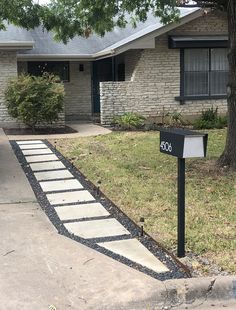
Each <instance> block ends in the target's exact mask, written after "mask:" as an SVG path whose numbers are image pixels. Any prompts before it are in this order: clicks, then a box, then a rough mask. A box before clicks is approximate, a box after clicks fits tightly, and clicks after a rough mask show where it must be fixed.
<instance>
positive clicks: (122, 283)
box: [0, 132, 236, 310]
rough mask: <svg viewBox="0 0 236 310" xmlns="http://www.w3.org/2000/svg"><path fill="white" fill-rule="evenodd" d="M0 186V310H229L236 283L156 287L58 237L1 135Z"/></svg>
mask: <svg viewBox="0 0 236 310" xmlns="http://www.w3.org/2000/svg"><path fill="white" fill-rule="evenodd" d="M0 184H1V187H0V235H1V239H0V265H1V269H0V310H18V309H21V310H31V309H34V310H44V309H45V310H46V309H50V306H51V305H53V306H54V307H55V309H57V310H67V309H69V310H70V309H72V310H78V309H95V310H96V309H109V310H110V309H112V310H113V309H171V308H172V307H175V308H176V309H182V307H184V308H183V309H186V306H184V305H185V304H186V305H187V307H188V309H210V308H214V309H220V308H225V307H227V309H235V304H234V301H235V300H236V289H235V287H236V285H235V282H234V281H235V280H236V278H235V277H224V278H217V279H212V278H211V279H204V278H203V279H200V280H199V279H187V280H171V281H166V282H160V281H157V280H155V279H153V278H151V277H148V276H147V275H145V274H143V273H140V272H138V271H136V270H134V269H131V268H129V267H128V266H126V265H123V264H121V263H119V262H117V261H115V260H113V259H111V258H109V257H107V256H104V255H103V254H100V253H98V252H96V251H94V250H92V249H90V248H87V247H85V246H83V245H81V244H79V243H77V242H74V241H72V240H70V239H67V238H65V237H63V236H60V235H58V234H57V231H56V230H55V229H54V227H53V226H52V224H51V223H50V222H49V220H48V218H47V217H46V215H45V214H44V213H43V211H42V210H41V208H40V207H39V205H38V204H37V202H36V198H35V196H34V194H33V192H32V190H31V187H30V185H29V183H28V181H27V179H26V177H25V175H24V173H23V171H22V170H21V167H20V165H19V164H18V162H17V160H16V158H15V155H14V154H13V151H12V150H11V147H10V145H9V143H8V141H7V139H6V137H5V136H4V133H3V132H0ZM212 305H214V307H213V306H212ZM51 309H54V308H51Z"/></svg>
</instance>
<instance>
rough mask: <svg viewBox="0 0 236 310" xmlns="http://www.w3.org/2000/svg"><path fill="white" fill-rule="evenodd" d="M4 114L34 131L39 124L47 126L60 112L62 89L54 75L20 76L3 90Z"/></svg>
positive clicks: (61, 108)
mask: <svg viewBox="0 0 236 310" xmlns="http://www.w3.org/2000/svg"><path fill="white" fill-rule="evenodd" d="M5 98H6V104H7V108H8V113H9V114H10V115H11V116H12V117H14V118H17V119H18V120H20V121H22V122H23V123H24V124H26V125H28V126H29V127H31V129H32V130H33V131H34V130H35V127H36V125H37V124H39V123H47V124H51V123H52V122H54V121H56V120H58V116H59V113H60V112H61V111H62V110H63V98H64V86H63V84H61V83H59V80H58V78H57V77H55V76H54V75H49V74H44V75H43V76H39V77H36V76H31V75H24V74H22V75H20V76H19V77H18V78H16V79H13V80H11V81H9V83H8V86H7V88H6V91H5Z"/></svg>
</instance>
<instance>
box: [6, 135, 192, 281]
mask: <svg viewBox="0 0 236 310" xmlns="http://www.w3.org/2000/svg"><path fill="white" fill-rule="evenodd" d="M36 140H37V139H36ZM39 141H42V142H43V143H45V144H46V145H47V146H48V147H49V148H50V149H51V150H52V152H53V153H54V154H55V155H57V157H58V158H59V160H60V161H61V162H62V163H63V164H64V165H65V167H66V168H67V170H68V171H69V172H70V173H71V174H72V175H73V176H74V177H75V178H76V179H77V180H78V181H79V182H80V183H81V184H82V185H83V187H84V189H86V190H88V191H89V192H90V193H91V195H93V196H94V198H95V199H96V202H99V203H101V204H102V205H103V207H104V208H105V209H106V210H107V211H108V212H109V213H110V214H111V216H112V217H113V218H115V219H116V220H118V221H119V222H120V223H121V224H122V225H123V226H124V227H125V228H126V229H127V230H128V231H129V232H130V235H123V236H117V237H116V236H113V237H105V238H93V239H83V238H80V237H78V236H75V235H74V234H71V233H70V232H68V230H67V229H66V228H65V226H64V223H68V222H70V221H61V220H60V219H59V217H58V215H57V213H56V211H55V209H54V207H59V205H55V206H52V205H51V204H50V203H49V201H48V199H47V198H46V194H45V193H44V192H43V191H42V189H41V187H40V185H39V182H38V181H37V179H36V178H35V176H34V173H33V172H32V170H31V168H30V166H29V164H28V163H27V162H26V160H25V156H24V155H23V153H22V151H21V149H20V148H19V146H18V144H17V143H16V142H17V141H13V140H12V141H10V144H11V146H12V149H13V150H14V152H15V155H16V157H17V159H18V160H19V162H20V165H21V167H22V169H23V170H24V172H25V174H26V176H27V178H28V180H29V182H30V184H31V186H32V189H33V191H34V193H35V196H36V197H37V200H38V202H39V204H40V206H41V208H42V210H43V211H44V212H45V213H46V215H47V216H48V218H49V219H50V221H51V222H52V224H53V225H54V226H55V228H56V229H57V231H58V233H59V234H61V235H64V236H66V237H68V238H70V239H73V240H75V241H77V242H79V243H82V244H84V245H86V246H88V247H90V248H92V249H95V250H97V251H98V252H100V253H103V254H105V255H107V256H109V257H111V258H113V259H115V260H117V261H119V262H121V263H123V264H126V265H128V266H129V267H132V268H134V269H137V270H139V271H141V272H144V273H145V274H147V275H149V276H151V277H153V278H155V279H158V280H161V281H164V280H169V279H180V278H188V277H190V276H191V275H190V271H189V270H188V269H187V268H186V267H185V266H184V265H183V264H182V263H181V262H180V261H178V259H177V258H176V257H175V256H174V255H173V254H172V253H170V252H168V251H167V250H166V249H165V248H164V247H163V246H162V245H160V244H159V243H157V242H156V241H155V240H154V239H153V238H151V237H150V236H149V235H148V234H147V233H145V232H144V235H143V236H141V229H140V227H138V226H137V225H136V224H135V223H134V222H133V221H132V220H131V219H130V218H129V217H128V216H127V215H126V214H125V213H124V212H122V211H121V210H120V209H119V208H118V207H117V206H116V205H115V204H114V203H113V202H112V201H111V200H110V199H109V198H107V197H106V196H105V195H104V194H103V193H102V192H101V191H100V190H99V188H97V187H96V186H95V185H94V184H93V183H92V182H90V181H89V180H88V179H87V178H86V177H85V176H84V175H83V174H82V173H81V172H80V171H79V170H78V169H77V168H76V167H75V166H74V165H73V164H72V163H70V162H69V161H68V160H67V159H66V158H65V157H64V156H63V155H62V154H61V153H60V152H59V151H58V150H57V149H56V148H55V147H53V146H52V144H50V143H49V142H48V141H47V140H39ZM55 170H58V169H55ZM54 180H55V179H54ZM50 181H53V179H52V180H50ZM71 191H73V190H71ZM83 204H84V203H83ZM68 205H78V203H71V204H68ZM107 218H110V217H107ZM130 237H134V238H137V239H138V240H139V241H140V242H141V243H142V244H143V245H144V246H145V247H146V248H147V249H148V250H149V251H150V252H151V253H153V254H154V255H155V256H156V257H157V258H158V259H159V260H160V261H161V262H163V263H164V265H166V266H167V267H168V268H169V270H170V271H169V272H165V273H156V272H154V271H153V270H150V269H148V268H146V267H143V266H141V265H139V264H137V263H134V262H132V261H130V260H129V259H127V258H124V257H122V256H120V255H118V254H115V253H113V252H111V251H109V250H106V249H105V248H103V247H100V246H99V245H98V244H97V243H99V242H105V241H115V240H121V239H123V240H124V239H129V238H130Z"/></svg>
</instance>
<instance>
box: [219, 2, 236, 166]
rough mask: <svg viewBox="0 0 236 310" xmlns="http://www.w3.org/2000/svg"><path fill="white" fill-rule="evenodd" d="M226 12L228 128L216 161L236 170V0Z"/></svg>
mask: <svg viewBox="0 0 236 310" xmlns="http://www.w3.org/2000/svg"><path fill="white" fill-rule="evenodd" d="M227 14H228V32H229V54H228V60H229V82H228V86H227V102H228V129H227V138H226V145H225V149H224V152H223V154H222V155H221V156H220V158H219V160H218V163H219V164H220V166H227V167H229V168H230V169H233V170H236V0H229V2H228V8H227Z"/></svg>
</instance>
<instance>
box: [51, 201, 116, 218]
mask: <svg viewBox="0 0 236 310" xmlns="http://www.w3.org/2000/svg"><path fill="white" fill-rule="evenodd" d="M55 210H56V212H57V215H58V216H59V219H60V220H61V221H68V220H76V219H84V218H89V217H98V216H109V215H110V213H109V212H108V211H107V210H106V209H105V208H104V207H103V206H102V205H101V204H100V203H96V202H95V203H87V204H81V205H75V206H66V207H55Z"/></svg>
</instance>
